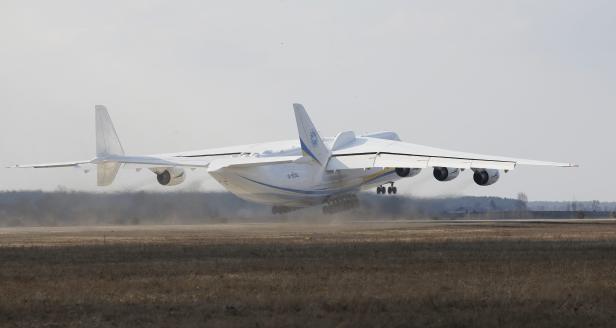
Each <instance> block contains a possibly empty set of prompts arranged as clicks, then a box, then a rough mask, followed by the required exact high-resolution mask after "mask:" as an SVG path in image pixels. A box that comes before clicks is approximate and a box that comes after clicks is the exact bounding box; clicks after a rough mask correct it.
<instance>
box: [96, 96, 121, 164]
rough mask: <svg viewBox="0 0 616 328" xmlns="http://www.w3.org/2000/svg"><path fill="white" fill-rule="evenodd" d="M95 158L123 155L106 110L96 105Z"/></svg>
mask: <svg viewBox="0 0 616 328" xmlns="http://www.w3.org/2000/svg"><path fill="white" fill-rule="evenodd" d="M94 108H95V110H96V157H106V156H109V155H118V156H122V155H124V149H123V148H122V144H120V139H119V138H118V134H117V133H116V130H115V128H114V127H113V122H111V117H109V113H108V112H107V108H106V107H105V106H102V105H96V106H95V107H94Z"/></svg>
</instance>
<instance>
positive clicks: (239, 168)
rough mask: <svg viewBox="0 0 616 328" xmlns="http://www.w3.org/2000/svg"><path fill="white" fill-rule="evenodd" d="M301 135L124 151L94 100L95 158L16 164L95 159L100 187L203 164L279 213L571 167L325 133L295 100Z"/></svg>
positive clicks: (172, 175)
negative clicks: (420, 186)
mask: <svg viewBox="0 0 616 328" xmlns="http://www.w3.org/2000/svg"><path fill="white" fill-rule="evenodd" d="M293 109H294V111H295V120H296V122H297V130H298V134H299V138H298V139H294V140H286V141H276V142H268V143H259V144H249V145H242V146H232V147H224V148H212V149H205V150H197V151H188V152H180V153H168V154H156V155H145V156H135V155H126V154H125V152H124V148H123V147H122V144H121V143H120V139H119V138H118V135H117V133H116V130H115V128H114V126H113V123H112V122H111V119H110V117H109V113H108V112H107V109H106V108H105V107H104V106H100V105H97V106H95V116H96V119H95V121H96V157H95V158H94V159H91V160H83V161H74V162H65V163H49V164H34V165H16V166H13V167H14V168H57V167H80V166H85V165H95V166H96V171H97V183H98V185H99V186H107V185H110V184H111V183H112V182H113V180H114V179H115V177H116V175H117V173H118V170H119V169H120V167H122V166H124V167H129V168H131V167H132V168H136V169H138V170H139V169H143V168H146V169H149V170H150V171H152V172H153V173H154V174H155V175H156V179H157V180H158V183H160V184H161V185H163V186H174V185H178V184H180V183H182V182H184V180H185V179H186V169H197V168H203V169H206V170H207V172H208V173H209V174H210V175H211V176H212V177H214V179H216V181H218V182H219V183H220V184H221V185H222V186H223V187H224V188H226V189H227V190H228V191H230V192H232V193H233V194H235V195H237V196H238V197H240V198H243V199H245V200H248V201H252V202H257V203H262V204H267V205H271V206H272V212H273V213H276V214H279V213H285V212H288V211H291V210H294V209H298V208H302V207H307V206H313V205H320V204H324V205H325V206H324V207H323V211H324V212H325V213H335V212H339V211H344V210H347V209H350V208H353V207H356V206H357V205H358V200H357V198H356V194H357V193H358V192H359V191H361V190H364V189H368V188H376V193H377V194H382V195H384V194H396V193H397V191H398V190H397V187H396V186H395V182H396V181H397V180H399V179H403V178H410V177H413V176H416V175H418V174H419V173H420V172H421V171H422V170H424V169H430V170H432V174H433V176H434V178H435V179H436V180H438V181H442V182H445V181H451V180H453V179H456V178H458V176H459V175H460V174H461V173H462V172H463V171H465V170H469V171H471V172H472V175H473V180H474V181H475V183H476V184H478V185H480V186H489V185H492V184H494V183H496V182H497V181H498V180H499V178H500V176H501V172H504V173H507V172H509V171H511V170H513V169H515V168H516V167H517V166H518V165H537V166H554V167H573V166H575V165H572V164H569V163H555V162H542V161H534V160H526V159H516V158H508V157H499V156H489V155H480V154H472V153H464V152H458V151H450V150H444V149H439V148H432V147H427V146H421V145H416V144H412V143H407V142H403V141H401V140H400V138H399V137H398V134H396V133H395V132H376V133H369V134H364V135H357V134H355V133H354V132H353V131H343V132H340V133H338V134H337V135H336V136H335V137H333V138H322V137H321V136H320V135H319V132H318V131H317V129H316V128H315V126H314V125H313V124H312V121H311V120H310V118H309V117H308V114H307V112H306V110H305V109H304V107H303V106H302V105H300V104H294V105H293Z"/></svg>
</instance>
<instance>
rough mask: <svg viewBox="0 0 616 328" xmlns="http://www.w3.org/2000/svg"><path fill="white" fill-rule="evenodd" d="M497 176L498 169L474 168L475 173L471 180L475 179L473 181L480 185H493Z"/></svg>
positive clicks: (498, 174) (498, 173) (498, 175)
mask: <svg viewBox="0 0 616 328" xmlns="http://www.w3.org/2000/svg"><path fill="white" fill-rule="evenodd" d="M499 178H500V171H499V170H491V169H479V170H475V174H473V180H475V183H476V184H478V185H480V186H489V185H493V184H495V183H496V181H498V179H499Z"/></svg>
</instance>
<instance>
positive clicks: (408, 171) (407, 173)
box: [396, 167, 421, 178]
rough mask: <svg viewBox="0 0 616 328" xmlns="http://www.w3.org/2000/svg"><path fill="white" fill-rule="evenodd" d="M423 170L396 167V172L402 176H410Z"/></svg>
mask: <svg viewBox="0 0 616 328" xmlns="http://www.w3.org/2000/svg"><path fill="white" fill-rule="evenodd" d="M420 172H421V169H410V168H408V167H398V168H396V174H397V175H398V176H399V177H402V178H410V177H414V176H416V175H418V174H419V173H420Z"/></svg>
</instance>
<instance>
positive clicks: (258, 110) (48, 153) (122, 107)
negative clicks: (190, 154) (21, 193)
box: [0, 0, 616, 200]
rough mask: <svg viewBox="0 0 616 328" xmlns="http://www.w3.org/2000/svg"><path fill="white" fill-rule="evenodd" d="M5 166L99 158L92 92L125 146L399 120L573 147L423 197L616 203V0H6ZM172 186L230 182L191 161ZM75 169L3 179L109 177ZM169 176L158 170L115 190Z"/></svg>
mask: <svg viewBox="0 0 616 328" xmlns="http://www.w3.org/2000/svg"><path fill="white" fill-rule="evenodd" d="M0 44H1V46H0V113H1V114H2V115H1V117H2V128H1V129H0V150H1V155H0V156H1V157H0V164H2V165H3V166H4V165H9V164H15V163H32V162H48V161H51V162H53V161H66V160H74V159H75V160H77V159H90V158H91V157H93V154H94V149H95V144H94V126H93V125H94V122H93V121H94V105H95V104H105V105H107V107H108V108H109V110H110V113H111V117H112V118H113V120H114V122H115V125H116V129H117V130H118V134H119V136H120V138H121V140H122V143H123V145H124V148H125V149H126V150H127V152H128V153H137V154H143V153H160V152H171V151H181V150H192V149H200V148H208V147H218V146H225V145H233V144H243V143H252V142H261V141H272V140H277V139H291V138H296V137H297V133H296V126H295V122H294V117H293V111H292V107H291V104H292V103H293V102H301V103H303V104H304V105H305V106H306V108H307V110H308V111H309V113H310V115H311V116H312V119H313V121H314V122H315V124H316V125H317V127H318V128H319V130H320V131H321V133H322V134H323V135H329V136H333V135H335V134H336V133H337V132H338V131H340V130H350V129H352V130H355V131H357V132H359V133H361V132H369V131H377V130H393V131H397V132H398V133H399V134H400V136H401V137H402V138H403V140H405V141H409V142H414V143H419V144H427V145H431V146H437V147H443V148H449V149H454V150H461V151H469V152H479V153H486V154H494V155H505V156H515V157H524V158H532V159H541V160H554V161H567V162H569V161H571V162H577V163H579V164H581V165H582V167H581V168H579V169H558V168H556V169H548V168H533V167H521V168H519V169H517V170H516V171H514V172H511V173H509V174H507V175H505V176H504V177H503V178H502V179H501V181H499V182H498V183H497V184H496V185H494V186H491V187H488V188H485V187H483V188H482V187H478V186H475V185H474V184H473V182H472V176H471V174H470V173H468V172H466V173H467V174H464V175H463V176H461V177H460V178H459V179H457V180H455V181H453V182H450V183H438V182H436V181H434V180H433V179H431V177H430V173H429V172H424V173H423V174H422V175H421V176H419V177H417V178H413V179H408V180H405V181H404V182H401V183H399V188H398V189H399V190H400V191H401V192H403V193H406V194H414V195H421V196H426V195H460V194H468V195H496V196H507V197H511V196H515V194H516V193H517V192H519V191H525V192H526V193H527V194H528V195H529V198H530V199H531V200H555V199H559V200H572V199H577V200H587V199H588V200H590V199H600V200H616V189H615V188H614V186H616V174H613V173H612V170H613V169H614V166H615V165H616V151H615V149H614V146H613V143H614V139H615V138H614V132H613V129H612V126H614V125H615V124H616V63H615V58H616V2H615V1H607V0H606V1H589V0H585V1H581V0H580V1H563V0H554V1H547V0H546V1H536V0H529V1H491V0H485V1H454V0H452V1H407V0H405V1H331V0H329V1H81V0H80V1H8V0H2V1H0ZM189 177H191V179H189V180H188V183H186V184H184V185H182V186H180V187H179V188H177V189H173V190H181V189H183V188H184V189H186V188H189V189H195V188H203V189H221V187H219V186H218V185H217V183H216V182H215V181H214V180H213V179H211V178H209V177H208V176H207V174H206V173H205V172H194V173H193V172H190V176H189ZM95 180H96V176H95V174H92V173H90V174H88V175H84V174H83V173H81V172H79V171H77V170H74V169H53V170H7V169H0V189H2V190H15V189H46V190H53V189H56V188H57V187H58V186H59V185H62V186H65V187H67V188H69V189H78V190H82V189H83V190H100V189H99V188H98V187H96V186H95V184H96V182H95ZM127 189H131V190H132V189H135V190H143V189H146V190H165V188H163V187H160V186H158V185H157V184H156V182H155V176H154V175H153V174H152V173H150V172H146V171H142V172H139V173H137V172H134V171H130V170H124V171H121V172H120V175H119V177H118V179H117V180H116V183H115V185H114V186H113V187H112V188H110V189H103V190H127Z"/></svg>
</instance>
